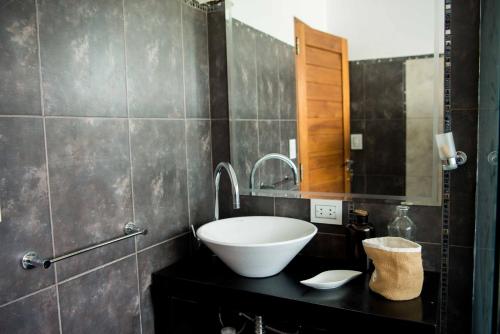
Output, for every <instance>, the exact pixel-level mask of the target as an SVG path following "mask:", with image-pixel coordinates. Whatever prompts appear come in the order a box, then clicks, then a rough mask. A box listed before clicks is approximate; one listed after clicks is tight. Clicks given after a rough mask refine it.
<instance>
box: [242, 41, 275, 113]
mask: <svg viewBox="0 0 500 334" xmlns="http://www.w3.org/2000/svg"><path fill="white" fill-rule="evenodd" d="M280 44H281V43H280V42H278V41H277V40H276V39H275V38H273V37H271V36H269V35H266V34H264V33H261V32H258V33H257V34H256V50H257V51H256V55H258V56H256V60H257V95H258V99H257V100H258V118H259V119H279V117H280V116H279V102H280V101H279V82H278V79H279V71H278V56H279V47H280ZM236 47H241V46H240V45H236Z"/></svg>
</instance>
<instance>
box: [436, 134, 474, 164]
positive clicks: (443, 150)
mask: <svg viewBox="0 0 500 334" xmlns="http://www.w3.org/2000/svg"><path fill="white" fill-rule="evenodd" d="M436 144H437V147H438V152H439V158H440V159H441V162H442V163H443V170H446V171H449V170H454V169H457V168H458V166H461V165H463V164H465V163H466V162H467V154H465V152H462V151H457V150H456V149H455V141H454V140H453V133H452V132H447V133H441V134H437V135H436Z"/></svg>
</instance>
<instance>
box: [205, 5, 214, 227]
mask: <svg viewBox="0 0 500 334" xmlns="http://www.w3.org/2000/svg"><path fill="white" fill-rule="evenodd" d="M205 19H206V22H207V29H206V30H207V61H208V117H209V118H210V121H209V123H208V132H209V136H210V180H211V182H210V188H211V189H212V191H211V192H210V196H212V198H211V199H210V200H211V201H212V204H213V203H214V200H215V199H214V197H215V195H214V193H215V189H214V184H215V180H214V173H213V171H212V169H213V168H214V152H213V148H214V146H213V145H214V140H213V137H212V133H213V130H212V86H211V85H210V82H211V80H210V74H211V72H212V71H210V40H209V34H210V29H209V22H208V13H205ZM214 205H215V204H214ZM213 211H214V210H212V212H213ZM214 219H215V217H214Z"/></svg>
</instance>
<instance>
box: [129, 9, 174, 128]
mask: <svg viewBox="0 0 500 334" xmlns="http://www.w3.org/2000/svg"><path fill="white" fill-rule="evenodd" d="M125 26H126V29H125V31H126V40H127V79H128V104H129V112H130V115H131V116H135V117H170V118H183V117H184V88H183V76H182V26H181V4H180V1H176V0H151V1H142V0H126V1H125Z"/></svg>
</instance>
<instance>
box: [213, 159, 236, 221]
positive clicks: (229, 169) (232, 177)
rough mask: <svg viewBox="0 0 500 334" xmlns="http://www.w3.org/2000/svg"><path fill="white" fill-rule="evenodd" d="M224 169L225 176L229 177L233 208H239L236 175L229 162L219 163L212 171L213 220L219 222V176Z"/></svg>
mask: <svg viewBox="0 0 500 334" xmlns="http://www.w3.org/2000/svg"><path fill="white" fill-rule="evenodd" d="M223 169H225V170H226V171H227V174H228V175H229V180H230V181H231V191H232V193H233V208H235V209H239V208H240V191H239V188H238V178H237V177H236V173H235V172H234V169H233V167H232V166H231V164H230V163H229V162H219V164H218V165H217V167H215V171H214V180H215V215H214V216H215V220H219V184H220V176H221V174H222V170H223Z"/></svg>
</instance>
